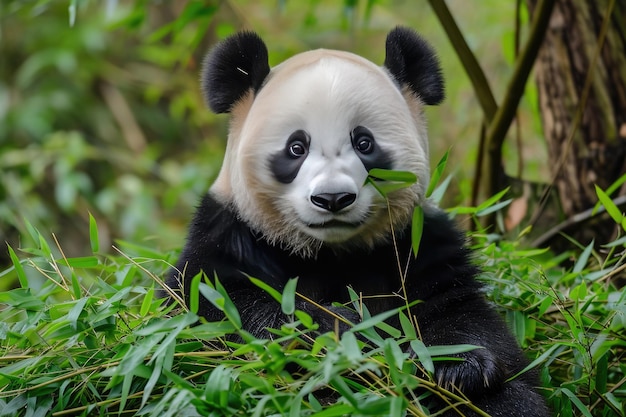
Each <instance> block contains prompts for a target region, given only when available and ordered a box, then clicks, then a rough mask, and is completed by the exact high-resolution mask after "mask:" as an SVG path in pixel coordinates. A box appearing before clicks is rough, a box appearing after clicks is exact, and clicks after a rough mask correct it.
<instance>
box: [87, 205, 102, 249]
mask: <svg viewBox="0 0 626 417" xmlns="http://www.w3.org/2000/svg"><path fill="white" fill-rule="evenodd" d="M89 242H90V243H91V251H92V252H93V253H97V252H98V251H99V250H100V240H99V238H98V225H97V224H96V219H95V218H94V217H93V215H92V214H91V213H89Z"/></svg>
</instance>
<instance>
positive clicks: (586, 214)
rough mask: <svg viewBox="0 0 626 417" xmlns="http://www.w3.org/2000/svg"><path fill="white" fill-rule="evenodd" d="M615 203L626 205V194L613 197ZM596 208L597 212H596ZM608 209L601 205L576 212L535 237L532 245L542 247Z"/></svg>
mask: <svg viewBox="0 0 626 417" xmlns="http://www.w3.org/2000/svg"><path fill="white" fill-rule="evenodd" d="M613 203H615V205H616V206H618V207H619V206H621V205H626V195H621V196H619V197H615V198H614V199H613ZM594 210H595V213H594ZM605 211H606V208H604V206H600V207H599V208H598V209H597V210H596V209H595V208H594V207H592V208H590V209H588V210H585V211H583V212H581V213H578V214H575V215H573V216H572V217H570V218H568V219H567V220H565V221H564V222H561V223H559V224H557V225H556V226H554V227H553V228H551V229H550V230H548V231H547V232H545V233H544V234H542V235H541V236H539V237H538V238H537V239H535V240H534V241H533V242H532V243H531V245H530V246H531V247H533V248H536V247H540V246H543V245H544V244H545V243H546V242H548V241H549V240H550V239H552V238H553V237H554V236H556V235H557V234H559V233H561V232H562V231H563V230H565V229H567V228H569V227H571V226H573V225H575V224H577V223H582V222H584V221H585V220H589V219H590V218H592V217H595V216H597V215H599V214H600V213H604V212H605Z"/></svg>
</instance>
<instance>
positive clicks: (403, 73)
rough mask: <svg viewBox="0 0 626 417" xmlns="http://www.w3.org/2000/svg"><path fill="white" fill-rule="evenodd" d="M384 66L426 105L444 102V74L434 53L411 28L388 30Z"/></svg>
mask: <svg viewBox="0 0 626 417" xmlns="http://www.w3.org/2000/svg"><path fill="white" fill-rule="evenodd" d="M385 67H386V68H387V69H388V70H389V72H390V73H391V75H393V76H394V77H395V79H396V80H397V81H398V83H399V84H400V85H406V86H408V87H409V88H410V89H411V91H413V92H414V93H415V94H416V95H417V96H418V97H419V98H420V99H421V100H422V101H423V102H424V103H425V104H429V105H435V104H439V103H441V102H442V101H443V99H444V87H443V75H442V74H441V68H440V66H439V61H438V60H437V55H436V54H435V51H433V49H432V48H431V47H430V45H429V44H428V43H427V42H426V41H425V40H424V39H422V38H421V37H420V36H419V35H418V34H417V33H415V32H414V31H412V30H411V29H408V28H403V27H397V28H395V29H394V30H392V31H391V32H389V34H388V35H387V43H386V56H385Z"/></svg>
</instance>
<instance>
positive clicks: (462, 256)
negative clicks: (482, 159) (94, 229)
mask: <svg viewBox="0 0 626 417" xmlns="http://www.w3.org/2000/svg"><path fill="white" fill-rule="evenodd" d="M201 84H202V89H203V93H204V96H205V98H206V101H207V103H208V106H209V107H210V108H211V109H212V110H213V111H214V112H216V113H230V128H229V135H228V141H227V146H226V151H225V156H224V161H223V165H222V167H221V170H220V172H219V174H218V176H217V178H216V180H215V182H214V184H213V185H212V186H211V188H210V190H209V192H208V193H207V194H206V195H205V196H204V197H203V199H202V201H201V203H200V205H199V207H198V208H197V211H196V213H195V216H194V218H193V220H192V222H191V225H190V227H189V233H188V237H187V241H186V244H185V246H184V248H183V251H182V254H181V256H180V259H179V261H178V263H177V265H176V268H175V269H174V271H173V272H172V274H171V276H169V277H168V279H167V284H168V286H169V287H170V288H171V289H175V290H180V291H182V293H183V297H184V298H185V299H187V298H188V297H189V287H190V281H191V279H192V278H193V277H194V276H195V275H196V274H198V273H199V272H201V271H202V272H204V273H205V274H206V275H207V276H208V277H209V278H211V279H212V278H213V277H215V276H217V277H218V279H219V281H220V282H221V284H222V285H223V286H224V288H225V289H226V290H227V292H228V294H229V295H230V297H231V299H232V301H233V302H234V304H235V305H236V306H237V308H238V310H239V313H240V315H241V319H242V323H243V327H244V328H245V329H246V330H247V331H249V332H251V333H252V334H254V335H256V336H258V337H271V333H269V332H268V331H267V329H268V328H279V327H280V325H281V324H283V323H285V322H286V317H285V316H284V315H283V313H282V312H281V306H280V305H279V303H278V302H276V301H275V300H274V299H273V298H272V297H271V296H269V295H268V294H266V293H265V292H264V291H262V290H261V289H259V287H257V286H256V285H254V284H252V283H251V281H250V280H249V277H250V276H252V277H256V278H258V279H260V280H262V281H264V282H265V283H266V284H268V285H269V286H271V287H273V288H274V289H276V290H278V291H281V290H282V289H283V288H284V286H285V284H286V283H287V281H288V280H289V279H291V278H295V277H297V278H298V281H297V291H298V293H299V294H302V295H303V296H305V297H306V298H307V299H308V300H312V301H313V302H309V301H308V300H305V298H298V301H297V303H298V304H297V307H298V308H299V309H301V310H303V311H305V312H307V313H309V314H310V315H311V316H312V317H313V318H314V319H315V321H316V322H317V323H318V324H319V331H320V332H326V331H340V332H341V331H345V330H346V327H345V324H343V322H338V321H337V320H336V319H335V318H334V317H333V315H331V314H329V312H328V311H327V310H329V311H331V312H334V313H338V314H340V315H342V316H343V317H345V318H347V319H348V320H349V321H350V322H352V323H355V322H358V321H359V319H360V317H359V315H358V314H357V313H356V312H355V311H354V310H352V309H349V308H347V307H346V308H344V307H341V306H339V307H338V306H337V305H338V304H337V303H339V305H340V304H341V303H346V304H347V303H348V302H349V301H350V297H349V292H348V287H352V288H353V289H354V291H355V292H356V293H357V294H360V295H362V296H363V299H364V300H365V301H364V303H365V304H366V306H367V308H368V309H369V311H370V312H371V314H372V315H373V314H377V313H381V312H384V311H387V310H391V309H394V308H398V307H401V306H403V305H405V304H406V301H405V298H404V296H403V294H404V293H403V291H402V290H401V288H402V285H403V284H402V282H401V280H402V279H404V286H405V290H406V296H407V297H408V299H409V300H408V301H411V302H412V301H416V300H419V301H420V302H419V303H416V304H415V305H414V306H413V307H412V309H411V314H413V315H414V316H415V317H416V318H417V323H418V326H419V334H420V335H421V338H422V340H423V342H424V343H425V344H426V345H427V346H430V345H453V344H471V345H478V346H481V347H483V348H482V349H476V350H472V351H470V352H466V353H461V354H459V355H458V356H459V358H460V359H461V360H460V361H450V362H438V365H437V366H436V369H435V379H436V381H437V382H438V383H439V384H440V385H441V386H442V387H444V388H447V389H451V390H456V391H460V392H461V393H462V395H464V396H466V397H467V398H469V399H470V400H472V402H473V403H474V404H475V405H477V406H478V407H480V408H482V409H483V410H484V411H485V412H487V413H489V414H490V415H492V416H520V417H521V416H524V417H532V416H547V415H548V412H547V409H546V407H545V405H544V402H543V399H542V397H541V396H540V395H539V394H538V393H537V391H535V389H534V386H535V385H536V384H537V381H536V380H535V376H534V375H533V374H532V373H524V374H522V375H521V376H519V377H517V378H515V379H512V380H509V378H510V377H511V376H513V375H516V374H517V373H518V372H519V371H520V370H522V369H523V368H524V367H525V366H526V365H527V361H526V359H525V358H524V355H523V352H522V351H521V349H520V348H519V347H518V346H517V344H516V341H515V340H514V338H513V337H512V335H511V334H510V332H509V331H508V329H507V326H506V325H505V323H504V322H503V320H502V319H501V317H500V316H499V315H498V314H497V312H496V311H494V309H493V308H492V307H491V306H490V305H489V304H488V303H487V301H486V300H485V298H484V296H483V293H482V289H481V285H480V283H479V282H478V281H477V280H476V276H477V274H478V272H479V271H478V269H477V267H476V266H475V264H474V262H473V261H472V259H471V253H470V251H469V250H468V248H467V247H466V246H465V240H464V236H463V234H462V233H461V232H460V231H459V230H458V229H457V228H456V227H455V225H454V224H453V222H452V221H451V220H450V219H449V218H448V216H447V215H446V214H445V213H444V212H443V211H441V210H440V209H438V208H437V207H435V205H434V204H433V203H431V202H430V201H429V200H428V199H427V198H426V196H425V193H426V187H427V184H428V181H429V162H428V161H429V153H428V141H427V132H426V121H425V117H424V106H426V105H435V104H439V103H440V102H441V101H442V100H443V97H444V85H443V77H442V72H441V69H440V65H439V62H438V59H437V57H436V55H435V52H434V51H433V49H432V48H431V47H430V46H429V44H428V43H427V42H425V41H424V40H423V39H422V38H421V37H420V36H419V35H417V34H416V33H415V32H413V31H412V30H410V29H407V28H402V27H397V28H395V29H393V30H392V31H391V32H390V33H389V34H388V36H387V40H386V57H385V61H384V65H383V66H382V67H381V66H378V65H376V64H374V63H372V62H370V61H368V60H366V59H364V58H362V57H360V56H357V55H354V54H352V53H348V52H343V51H336V50H326V49H318V50H312V51H308V52H304V53H300V54H297V55H295V56H293V57H291V58H290V59H288V60H286V61H284V62H283V63H281V64H279V65H277V66H275V67H274V68H270V66H269V64H268V53H267V48H266V46H265V44H264V42H263V40H262V39H261V38H260V37H259V36H258V35H257V34H255V33H253V32H241V33H237V34H235V35H232V36H231V37H229V38H227V39H225V40H223V41H222V42H221V43H219V44H218V45H217V46H215V47H214V48H213V49H212V50H211V51H210V52H209V53H208V54H207V57H206V59H205V62H204V66H203V70H202V74H201ZM373 168H382V169H389V170H401V171H410V172H412V173H414V174H415V175H416V176H417V179H418V180H417V182H416V183H415V184H414V185H412V186H410V187H408V188H403V189H398V190H396V191H393V192H391V193H390V194H389V195H388V196H387V198H386V199H385V198H384V197H383V196H382V195H381V193H379V192H378V191H377V190H376V189H375V187H374V186H373V185H372V184H371V183H369V182H367V181H366V179H367V177H368V172H369V171H370V170H371V169H373ZM416 206H421V208H422V209H423V213H424V222H423V232H422V237H421V243H420V247H419V251H418V253H417V257H414V256H413V255H411V232H410V230H411V218H412V213H413V211H414V209H415V207H416ZM401 274H404V277H403V278H401ZM320 306H321V308H320ZM199 314H201V315H202V316H204V317H205V318H206V319H207V320H211V321H219V320H222V319H223V315H222V313H221V312H220V310H218V309H217V308H215V307H214V306H213V305H212V304H211V303H210V302H209V301H207V300H203V301H202V302H201V306H200V309H199ZM392 321H393V320H392ZM392 324H393V323H392ZM434 406H435V407H443V405H442V404H439V405H438V404H435V405H434ZM459 413H464V414H465V415H475V414H473V412H471V411H470V410H469V409H460V410H448V411H446V412H445V413H444V414H440V415H445V416H452V415H459Z"/></svg>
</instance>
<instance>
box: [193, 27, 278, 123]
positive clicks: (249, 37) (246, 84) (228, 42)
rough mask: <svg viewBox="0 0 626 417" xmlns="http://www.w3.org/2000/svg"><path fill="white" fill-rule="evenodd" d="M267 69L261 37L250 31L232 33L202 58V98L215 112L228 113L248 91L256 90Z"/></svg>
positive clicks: (265, 49) (268, 67)
mask: <svg viewBox="0 0 626 417" xmlns="http://www.w3.org/2000/svg"><path fill="white" fill-rule="evenodd" d="M269 72H270V66H269V63H268V59H267V47H266V46H265V43H264V42H263V40H262V39H261V38H260V37H259V36H258V35H257V34H256V33H253V32H240V33H237V34H235V35H232V36H230V37H228V38H226V39H224V40H223V41H221V42H220V43H219V44H217V45H216V46H215V47H213V49H212V50H211V51H210V52H209V53H208V54H207V56H206V58H205V59H204V65H203V67H202V75H201V84H202V91H203V93H204V99H205V100H206V102H207V104H208V105H209V107H210V108H211V110H213V111H214V112H215V113H228V112H229V111H230V109H231V107H232V106H233V104H235V102H237V100H239V99H241V98H242V97H243V96H244V95H245V94H246V93H247V92H248V91H250V90H253V91H255V92H256V91H257V90H259V88H261V85H262V84H263V80H265V77H267V74H269Z"/></svg>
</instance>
